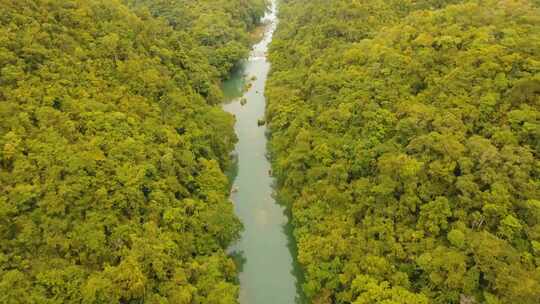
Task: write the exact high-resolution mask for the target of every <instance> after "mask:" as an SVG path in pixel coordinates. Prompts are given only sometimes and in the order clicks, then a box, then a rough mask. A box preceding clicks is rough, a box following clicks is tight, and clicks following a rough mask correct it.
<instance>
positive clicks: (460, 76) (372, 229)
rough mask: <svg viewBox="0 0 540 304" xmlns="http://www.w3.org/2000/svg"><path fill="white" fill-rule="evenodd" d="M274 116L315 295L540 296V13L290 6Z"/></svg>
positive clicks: (362, 298)
mask: <svg viewBox="0 0 540 304" xmlns="http://www.w3.org/2000/svg"><path fill="white" fill-rule="evenodd" d="M280 11H281V15H280V25H279V27H278V29H277V32H276V35H275V38H274V42H273V44H272V47H271V52H270V59H271V62H272V73H271V75H270V79H269V83H268V89H267V92H266V94H267V97H268V102H269V104H268V108H267V120H268V122H269V128H270V130H271V153H272V156H273V161H274V170H273V172H274V174H275V175H276V176H277V178H278V181H279V183H278V184H279V185H278V186H279V194H280V195H279V196H280V198H281V199H282V200H283V201H284V202H285V203H286V204H289V205H290V206H291V209H292V218H293V224H294V226H295V231H294V235H295V238H296V240H297V241H298V247H299V253H298V259H299V262H300V263H301V264H302V266H303V268H304V270H305V277H306V278H305V279H306V280H305V283H304V285H303V287H304V291H305V293H306V295H307V296H308V297H309V298H310V299H311V301H312V302H313V303H355V304H363V303H365V304H368V303H369V304H371V303H388V304H390V303H396V304H398V303H409V304H416V303H440V304H447V303H461V304H466V303H468V304H470V303H487V304H503V303H508V304H517V303H520V304H535V303H540V155H539V153H540V11H539V8H538V2H537V1H528V0H502V1H498V0H478V1H477V0H473V1H470V0H467V1H408V0H390V1H384V0H373V1H346V0H335V1H326V0H284V1H282V5H281V7H280Z"/></svg>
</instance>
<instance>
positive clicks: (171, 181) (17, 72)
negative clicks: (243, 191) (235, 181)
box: [0, 0, 264, 304]
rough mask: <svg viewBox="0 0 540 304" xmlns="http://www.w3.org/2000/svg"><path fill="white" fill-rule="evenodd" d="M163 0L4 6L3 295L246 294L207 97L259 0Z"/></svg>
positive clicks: (225, 159)
mask: <svg viewBox="0 0 540 304" xmlns="http://www.w3.org/2000/svg"><path fill="white" fill-rule="evenodd" d="M156 3H157V2H156ZM164 3H165V2H164ZM166 3H168V4H169V5H170V6H165V7H163V9H162V10H154V9H153V7H147V6H146V4H145V3H129V4H127V3H125V2H121V1H117V0H113V1H111V0H4V1H0V302H1V303H6V304H8V303H9V304H11V303H40V304H41V303H235V302H236V298H237V286H236V284H235V283H234V281H235V275H236V270H235V266H234V263H233V262H232V260H231V259H230V258H228V257H227V256H226V254H225V248H226V246H227V245H228V244H229V243H230V242H231V241H232V240H234V239H235V238H237V237H238V233H239V230H240V228H241V225H240V223H239V221H238V220H237V219H236V217H235V216H234V214H233V210H232V206H231V204H230V202H229V200H228V193H227V188H228V185H227V183H228V182H227V179H226V177H225V175H224V174H223V170H224V169H225V168H226V167H227V166H228V165H229V152H230V151H231V150H232V148H233V145H234V143H235V140H236V138H235V135H234V133H233V121H234V120H233V118H232V117H231V116H230V115H228V114H225V113H224V112H223V111H221V110H220V109H219V108H218V107H215V106H212V104H214V103H216V102H217V101H219V99H220V93H219V90H218V84H219V81H220V79H219V78H220V77H221V76H223V75H224V74H226V73H227V72H228V70H229V69H230V67H232V66H233V65H234V63H235V61H236V60H237V59H238V58H240V57H241V56H243V55H244V54H246V53H247V50H248V49H249V46H248V45H247V39H246V38H245V37H247V31H248V30H249V29H250V28H251V27H252V26H253V25H254V24H255V23H256V21H257V20H258V18H259V17H260V16H261V15H262V13H263V8H264V3H263V1H257V0H253V1H243V0H233V1H231V0H229V1H217V0H216V1H203V0H200V1H166ZM209 7H211V8H212V9H209ZM174 9H178V11H181V12H186V13H191V14H193V16H197V18H196V20H191V21H190V22H189V23H187V24H184V25H182V26H180V25H178V24H175V23H174V20H173V19H174V18H173V19H168V18H167V14H168V13H173V12H175V11H174ZM202 11H204V12H205V13H204V14H202V13H201V12H202ZM225 15H226V16H228V18H229V19H226V20H223V19H222V18H221V17H222V16H225ZM162 16H163V18H162ZM180 19H182V20H187V19H185V18H180ZM218 19H219V20H221V21H220V22H226V23H225V24H217V25H216V26H218V27H219V31H222V32H223V33H221V32H219V31H218V28H215V29H214V30H210V28H209V27H207V25H208V24H215V20H218ZM180 28H181V29H180ZM216 41H217V42H216ZM223 46H226V47H223Z"/></svg>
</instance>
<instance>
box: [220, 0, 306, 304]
mask: <svg viewBox="0 0 540 304" xmlns="http://www.w3.org/2000/svg"><path fill="white" fill-rule="evenodd" d="M265 21H266V22H267V23H268V25H267V29H266V32H265V35H264V37H263V39H262V40H261V41H260V42H259V43H258V44H256V45H255V46H254V47H253V50H252V52H251V55H250V57H249V59H248V60H247V61H246V62H244V63H243V64H242V66H241V68H240V69H239V70H238V71H236V72H235V73H233V74H232V76H231V79H229V80H228V81H226V82H225V83H224V85H223V90H224V94H225V97H226V99H227V100H229V101H230V102H229V103H227V104H226V105H224V109H225V110H226V111H228V112H230V113H232V114H234V115H235V117H236V126H235V129H236V134H237V136H238V140H239V141H238V144H237V146H236V150H235V154H236V156H237V158H238V172H237V176H236V179H235V181H234V185H233V189H234V190H233V193H232V194H231V196H232V197H231V198H232V200H233V201H234V204H235V210H236V214H237V215H238V216H239V218H240V220H241V221H242V222H243V224H244V232H243V234H242V238H241V240H240V241H239V242H238V243H237V244H236V245H235V246H233V247H232V248H231V251H232V252H233V254H235V255H240V256H241V259H243V261H244V263H243V265H242V267H241V270H240V274H239V281H240V303H242V304H294V303H301V302H303V300H302V299H301V298H300V296H299V293H298V291H297V285H298V282H297V276H296V274H297V273H298V267H297V264H296V262H295V260H294V259H293V254H292V251H291V250H294V249H291V248H294V244H292V243H290V242H289V240H292V238H291V237H290V233H291V229H290V226H289V225H288V223H287V221H288V218H287V216H286V215H285V208H284V207H283V206H281V205H279V204H277V203H276V201H275V200H274V198H273V192H274V189H273V187H272V185H273V179H272V177H271V172H270V163H269V161H268V159H267V158H266V151H267V150H266V144H267V138H266V135H265V133H266V127H265V126H258V123H257V122H258V120H259V119H263V117H264V112H265V105H266V101H265V98H264V88H265V82H266V78H267V75H268V72H269V69H270V64H269V63H268V61H267V58H266V52H267V49H268V44H269V43H270V41H271V40H272V35H273V33H274V30H275V27H276V24H277V18H276V6H275V2H274V3H273V5H272V9H271V11H270V12H269V13H267V15H266V16H265ZM253 76H255V77H253ZM246 83H251V84H252V86H251V87H250V89H249V90H247V91H245V92H244V90H243V89H242V88H243V86H244V85H245V84H246ZM242 94H243V95H242ZM242 98H245V100H246V101H247V103H246V104H245V105H241V103H240V100H241V99H242Z"/></svg>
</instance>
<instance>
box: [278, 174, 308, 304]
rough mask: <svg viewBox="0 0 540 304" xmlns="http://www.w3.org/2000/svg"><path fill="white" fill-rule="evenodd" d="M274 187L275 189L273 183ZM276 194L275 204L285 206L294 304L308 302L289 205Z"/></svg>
mask: <svg viewBox="0 0 540 304" xmlns="http://www.w3.org/2000/svg"><path fill="white" fill-rule="evenodd" d="M274 189H275V183H274ZM275 191H277V190H275ZM277 196H278V195H276V202H277V204H279V205H281V206H283V207H284V208H285V210H284V211H283V213H284V214H285V216H286V217H287V222H286V223H285V225H283V233H284V234H285V235H286V236H287V247H288V248H289V251H290V252H291V255H292V259H293V265H292V266H293V269H292V271H291V272H292V274H293V276H294V277H296V289H297V292H298V293H297V296H296V301H295V302H296V304H308V300H307V298H306V295H305V294H304V288H303V285H304V283H305V277H304V271H303V270H302V266H300V263H299V262H298V244H297V243H296V239H295V238H294V225H293V223H292V210H291V206H290V205H287V204H286V203H285V202H283V201H280V200H279V198H278V197H277Z"/></svg>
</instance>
